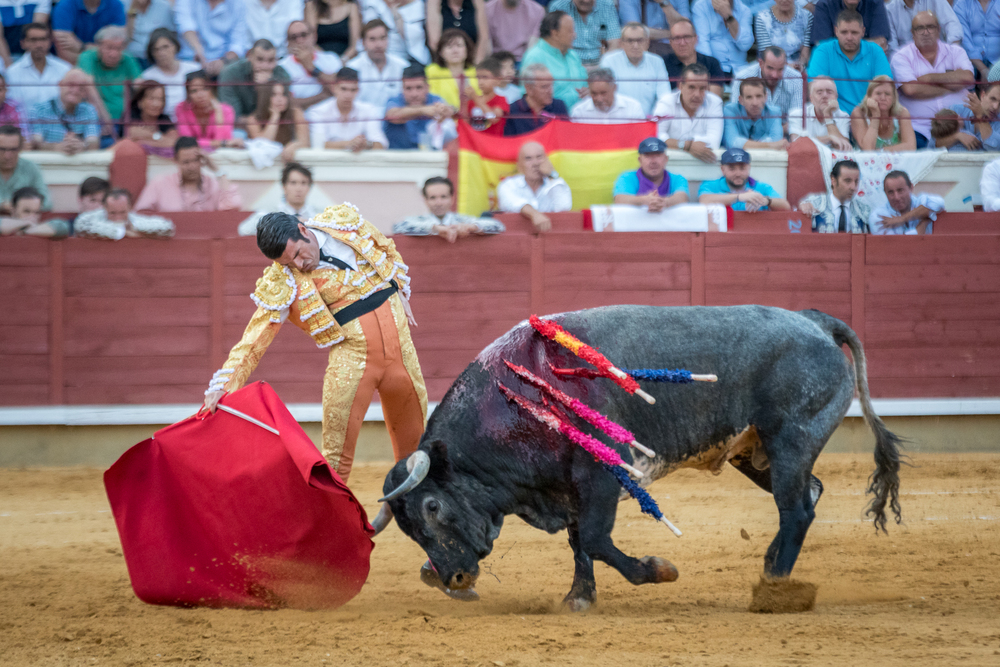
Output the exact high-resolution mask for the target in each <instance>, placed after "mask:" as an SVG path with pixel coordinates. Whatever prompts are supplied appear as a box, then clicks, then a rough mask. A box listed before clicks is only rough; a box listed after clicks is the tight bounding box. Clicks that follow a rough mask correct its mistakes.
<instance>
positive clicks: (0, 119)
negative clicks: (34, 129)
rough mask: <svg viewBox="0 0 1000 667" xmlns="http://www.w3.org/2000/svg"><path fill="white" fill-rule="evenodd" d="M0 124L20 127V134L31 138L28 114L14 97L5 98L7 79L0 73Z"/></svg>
mask: <svg viewBox="0 0 1000 667" xmlns="http://www.w3.org/2000/svg"><path fill="white" fill-rule="evenodd" d="M2 125H13V126H14V127H17V128H20V130H21V134H23V135H24V137H25V138H26V139H30V138H31V131H30V130H29V129H28V116H27V115H26V114H25V113H24V109H22V108H21V105H20V104H18V103H17V102H16V101H15V100H14V99H10V100H8V99H7V80H6V79H5V78H4V76H3V74H0V126H2Z"/></svg>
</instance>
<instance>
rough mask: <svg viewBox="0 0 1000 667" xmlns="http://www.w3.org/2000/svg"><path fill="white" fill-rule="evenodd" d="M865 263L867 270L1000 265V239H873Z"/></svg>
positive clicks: (935, 237) (919, 237)
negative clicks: (898, 266) (893, 266)
mask: <svg viewBox="0 0 1000 667" xmlns="http://www.w3.org/2000/svg"><path fill="white" fill-rule="evenodd" d="M994 215H995V214H994ZM865 262H866V263H867V265H868V266H875V265H878V264H916V265H921V266H923V265H928V264H941V265H946V266H947V265H953V266H954V265H958V266H961V265H964V264H1000V236H997V235H983V236H939V235H938V234H933V235H931V236H870V237H869V238H868V244H867V252H866V255H865Z"/></svg>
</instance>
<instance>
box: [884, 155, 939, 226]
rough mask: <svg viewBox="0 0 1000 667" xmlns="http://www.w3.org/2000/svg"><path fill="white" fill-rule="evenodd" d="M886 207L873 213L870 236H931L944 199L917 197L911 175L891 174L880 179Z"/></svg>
mask: <svg viewBox="0 0 1000 667" xmlns="http://www.w3.org/2000/svg"><path fill="white" fill-rule="evenodd" d="M882 187H883V188H884V189H885V197H886V199H888V203H886V204H882V206H881V207H879V208H877V209H875V210H874V211H872V214H871V217H870V218H869V219H868V226H869V228H870V229H871V232H872V234H906V235H916V234H930V233H932V232H933V231H934V229H933V228H934V221H935V220H937V214H938V213H940V212H941V211H943V210H944V199H943V198H941V197H939V196H938V195H932V194H930V193H927V192H921V193H919V194H916V193H914V192H913V183H911V182H910V175H909V174H907V173H906V172H905V171H899V170H898V169H897V170H896V171H890V172H889V173H888V174H886V175H885V178H884V179H882Z"/></svg>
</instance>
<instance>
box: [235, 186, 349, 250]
mask: <svg viewBox="0 0 1000 667" xmlns="http://www.w3.org/2000/svg"><path fill="white" fill-rule="evenodd" d="M322 212H323V209H322V208H316V207H315V206H313V205H312V204H310V203H309V202H308V201H307V202H306V203H305V204H303V206H302V208H300V209H295V208H293V207H292V206H291V205H290V204H289V203H288V200H286V199H285V195H281V201H280V202H278V205H277V206H275V207H273V208H269V209H268V210H266V211H256V212H255V213H253V214H252V215H251V216H250V217H249V218H247V219H246V220H244V221H243V222H241V223H240V224H239V227H237V228H236V233H237V234H239V235H240V236H256V235H257V223H258V222H260V219H261V218H263V217H264V216H265V215H267V214H268V213H288V214H289V215H294V216H295V217H296V218H298V219H299V220H302V221H303V222H304V221H306V220H309V219H310V218H314V217H316V216H317V215H319V214H320V213H322ZM327 254H329V253H327Z"/></svg>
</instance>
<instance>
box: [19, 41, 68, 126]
mask: <svg viewBox="0 0 1000 667" xmlns="http://www.w3.org/2000/svg"><path fill="white" fill-rule="evenodd" d="M21 35H22V37H21V47H22V48H23V49H24V55H23V56H21V57H20V58H18V59H17V62H15V63H14V64H13V65H11V66H10V68H8V69H7V73H6V77H7V85H8V86H10V97H11V99H12V100H14V101H16V102H17V103H18V104H20V105H21V108H22V109H24V110H25V111H26V112H28V113H30V112H31V109H33V108H34V107H35V105H36V104H39V103H40V102H48V101H49V100H54V99H55V98H57V97H58V96H59V82H60V81H62V78H63V77H64V76H66V72H68V71H70V70H71V69H72V68H73V66H72V65H70V64H69V63H68V62H66V61H65V60H61V59H59V58H56V57H55V56H54V55H52V54H51V53H49V50H50V49H51V48H52V33H51V32H50V31H49V28H48V26H45V25H42V24H41V23H29V24H28V25H26V26H25V27H24V28H23V29H22V31H21Z"/></svg>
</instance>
